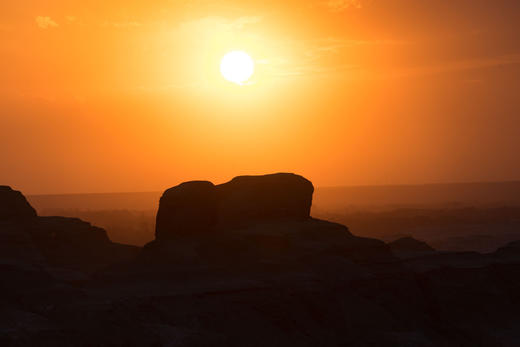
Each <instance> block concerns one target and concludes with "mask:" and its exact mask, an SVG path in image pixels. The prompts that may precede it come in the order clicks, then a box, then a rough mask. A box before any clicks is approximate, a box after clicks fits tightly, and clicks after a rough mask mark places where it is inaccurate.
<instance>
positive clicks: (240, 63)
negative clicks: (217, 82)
mask: <svg viewBox="0 0 520 347" xmlns="http://www.w3.org/2000/svg"><path fill="white" fill-rule="evenodd" d="M220 72H221V73H222V76H223V77H224V78H225V79H226V80H228V81H230V82H233V83H236V84H238V85H244V84H246V82H248V81H249V79H250V78H251V76H253V73H254V72H255V63H254V61H253V59H252V58H251V56H250V55H249V54H247V53H246V52H244V51H231V52H228V53H226V54H225V55H224V57H222V60H221V61H220Z"/></svg>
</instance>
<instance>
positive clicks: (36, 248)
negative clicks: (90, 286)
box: [0, 186, 138, 271]
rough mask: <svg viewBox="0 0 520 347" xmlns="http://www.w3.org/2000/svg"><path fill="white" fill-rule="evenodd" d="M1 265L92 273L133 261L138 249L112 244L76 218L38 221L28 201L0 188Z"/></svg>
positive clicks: (104, 234)
mask: <svg viewBox="0 0 520 347" xmlns="http://www.w3.org/2000/svg"><path fill="white" fill-rule="evenodd" d="M0 241H1V243H0V251H1V252H0V263H9V264H16V265H17V266H32V265H45V266H63V267H70V268H75V269H81V270H86V271H91V270H94V269H96V268H100V267H102V266H106V265H108V264H111V263H114V262H118V261H123V260H128V259H130V258H131V257H134V256H135V255H136V253H137V251H138V247H133V246H126V245H119V244H115V243H112V242H111V241H110V240H109V238H108V236H107V234H106V231H105V230H103V229H101V228H97V227H94V226H92V225H90V223H87V222H84V221H82V220H79V219H76V218H65V217H38V216H37V215H36V211H35V210H34V209H33V208H32V207H31V205H30V204H29V203H28V202H27V200H26V199H25V197H24V196H23V195H22V194H21V193H20V192H18V191H14V190H12V189H11V188H10V187H6V186H2V187H0Z"/></svg>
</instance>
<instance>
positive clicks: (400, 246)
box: [388, 236, 435, 258]
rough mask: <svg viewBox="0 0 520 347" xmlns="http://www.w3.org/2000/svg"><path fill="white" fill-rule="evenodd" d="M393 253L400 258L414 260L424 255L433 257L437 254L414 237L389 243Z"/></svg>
mask: <svg viewBox="0 0 520 347" xmlns="http://www.w3.org/2000/svg"><path fill="white" fill-rule="evenodd" d="M388 246H390V249H391V250H392V253H393V254H394V255H396V256H397V257H400V258H413V257H419V256H423V255H431V254H434V253H435V249H433V248H432V247H431V246H430V245H428V244H427V243H426V242H423V241H419V240H416V239H414V238H413V237H410V236H407V237H402V238H400V239H397V240H395V241H392V242H390V243H388Z"/></svg>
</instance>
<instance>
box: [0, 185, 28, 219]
mask: <svg viewBox="0 0 520 347" xmlns="http://www.w3.org/2000/svg"><path fill="white" fill-rule="evenodd" d="M35 218H36V211H35V210H34V208H32V206H31V205H30V204H29V203H28V202H27V199H25V196H23V194H22V193H20V192H19V191H17V190H13V189H12V188H11V187H8V186H0V223H1V222H3V221H11V220H18V221H30V220H33V219H35Z"/></svg>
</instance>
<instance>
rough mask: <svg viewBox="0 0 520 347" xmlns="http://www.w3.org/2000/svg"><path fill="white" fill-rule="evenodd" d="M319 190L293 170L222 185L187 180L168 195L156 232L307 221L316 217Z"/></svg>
mask: <svg viewBox="0 0 520 347" xmlns="http://www.w3.org/2000/svg"><path fill="white" fill-rule="evenodd" d="M313 191H314V187H313V186H312V183H311V182H310V181H308V180H306V179H305V178H303V177H302V176H298V175H294V174H289V173H278V174H272V175H264V176H239V177H235V178H233V179H232V180H231V181H230V182H227V183H224V184H221V185H218V186H215V185H213V183H211V182H208V181H191V182H185V183H182V184H180V185H178V186H175V187H173V188H170V189H168V190H166V191H165V192H164V194H163V195H162V197H161V199H160V201H159V211H158V212H157V220H156V226H155V237H156V240H158V241H162V240H168V239H172V238H178V237H183V236H190V235H198V234H201V233H204V234H207V233H210V232H212V231H214V230H215V229H217V228H218V229H221V230H227V229H232V228H238V227H244V226H248V225H255V224H257V223H259V222H268V221H273V220H286V221H288V220H289V221H290V220H305V219H308V218H310V209H311V204H312V193H313Z"/></svg>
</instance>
